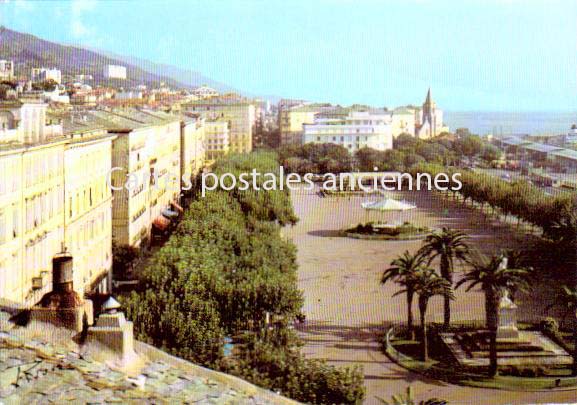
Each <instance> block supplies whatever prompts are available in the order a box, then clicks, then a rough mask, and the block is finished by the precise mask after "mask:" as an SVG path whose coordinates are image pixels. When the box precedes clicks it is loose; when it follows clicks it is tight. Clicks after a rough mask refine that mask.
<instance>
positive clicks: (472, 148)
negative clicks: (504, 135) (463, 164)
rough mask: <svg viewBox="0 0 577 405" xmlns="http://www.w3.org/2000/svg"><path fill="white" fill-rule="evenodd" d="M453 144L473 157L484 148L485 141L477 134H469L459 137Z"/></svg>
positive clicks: (466, 154) (464, 153)
mask: <svg viewBox="0 0 577 405" xmlns="http://www.w3.org/2000/svg"><path fill="white" fill-rule="evenodd" d="M453 146H454V147H455V149H456V150H458V151H459V152H461V153H462V154H463V155H465V156H468V157H473V156H476V155H478V154H479V153H481V151H482V150H483V141H481V138H479V137H478V136H477V135H469V136H464V137H462V138H459V139H457V140H456V141H455V143H454V144H453Z"/></svg>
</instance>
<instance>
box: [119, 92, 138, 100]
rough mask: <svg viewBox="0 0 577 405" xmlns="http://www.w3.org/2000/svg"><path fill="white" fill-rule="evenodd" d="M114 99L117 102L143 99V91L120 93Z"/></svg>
mask: <svg viewBox="0 0 577 405" xmlns="http://www.w3.org/2000/svg"><path fill="white" fill-rule="evenodd" d="M114 98H115V99H117V100H133V99H141V98H142V92H141V91H119V92H117V93H116V94H115V95H114Z"/></svg>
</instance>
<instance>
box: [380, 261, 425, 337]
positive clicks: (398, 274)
mask: <svg viewBox="0 0 577 405" xmlns="http://www.w3.org/2000/svg"><path fill="white" fill-rule="evenodd" d="M424 264H425V258H424V257H423V256H421V255H419V254H415V255H412V254H410V253H409V251H408V250H405V253H403V254H402V255H401V256H399V257H397V258H396V259H395V260H393V261H392V262H391V267H389V268H388V269H386V270H385V272H384V273H383V276H382V277H381V284H386V283H387V282H389V281H394V282H396V283H398V284H400V285H402V286H403V287H405V290H404V291H405V293H406V296H407V329H408V332H409V336H410V339H411V340H413V339H415V332H414V325H413V297H414V295H415V288H414V280H415V276H416V274H417V272H418V271H420V270H421V269H423V265H424Z"/></svg>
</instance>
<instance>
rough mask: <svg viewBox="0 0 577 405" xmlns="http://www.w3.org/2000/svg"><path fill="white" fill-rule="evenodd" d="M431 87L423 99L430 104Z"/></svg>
mask: <svg viewBox="0 0 577 405" xmlns="http://www.w3.org/2000/svg"><path fill="white" fill-rule="evenodd" d="M431 101H432V100H431V88H430V87H429V90H428V91H427V98H426V99H425V104H431Z"/></svg>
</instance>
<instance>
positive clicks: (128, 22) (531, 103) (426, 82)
mask: <svg viewBox="0 0 577 405" xmlns="http://www.w3.org/2000/svg"><path fill="white" fill-rule="evenodd" d="M135 8H138V13H134V12H133V11H134V9H135ZM199 10H201V11H202V12H200V13H199V12H198V11H199ZM47 15H50V16H51V18H52V24H43V23H41V22H44V21H45V19H46V16H47ZM574 15H577V2H572V1H562V0H559V1H553V2H545V1H536V0H533V1H520V0H509V1H499V0H491V1H486V2H481V1H471V2H465V3H455V2H451V1H448V0H444V1H437V2H430V1H426V0H413V1H406V2H400V1H392V2H387V3H386V4H383V3H381V2H376V1H370V0H366V1H361V2H360V3H352V2H349V1H347V0H342V1H329V0H321V1H319V2H315V3H314V4H309V3H306V2H305V1H295V2H294V3H291V7H287V6H286V4H284V3H281V2H275V1H271V2H261V1H256V0H255V1H249V2H246V1H229V2H222V3H220V2H214V3H208V4H205V3H202V2H194V1H191V2H184V1H176V0H173V1H168V2H167V3H163V2H150V3H144V4H143V3H137V2H133V1H115V2H113V3H108V2H103V3H99V2H95V1H92V0H77V1H71V2H67V1H52V2H46V3H43V2H29V1H4V2H0V25H4V26H6V27H8V28H10V29H13V30H16V31H20V32H25V33H29V34H32V35H35V36H37V37H39V38H42V39H45V40H48V41H52V42H57V43H61V44H67V45H72V46H78V47H83V48H88V49H101V50H103V52H110V53H114V54H118V55H123V56H130V57H135V58H140V59H146V60H149V61H151V62H154V63H158V64H167V65H171V66H174V67H177V68H180V69H189V70H193V71H198V72H201V73H202V74H203V75H205V76H208V77H209V78H211V79H213V80H215V81H218V82H222V83H225V84H227V85H229V86H231V87H233V88H236V89H238V90H239V91H240V92H242V93H247V94H251V95H263V96H268V97H278V98H297V99H306V100H310V101H319V102H329V103H332V104H341V105H351V104H368V105H374V106H387V107H395V106H402V105H407V104H414V105H420V104H421V103H422V102H423V101H424V98H425V94H426V91H427V89H428V88H429V87H431V88H432V94H433V98H434V100H435V101H436V102H437V105H438V107H439V108H441V109H444V110H445V111H452V112H457V111H459V112H468V111H470V112H475V111H477V112H481V111H483V112H544V111H551V112H556V111H558V112H565V111H567V112H573V111H577V97H576V93H577V24H575V23H574V21H573V20H574V19H573V18H572V17H573V16H574ZM102 27H106V29H102ZM141 27H146V29H141ZM0 56H1V55H0Z"/></svg>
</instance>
